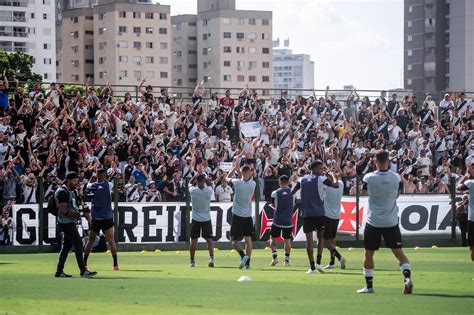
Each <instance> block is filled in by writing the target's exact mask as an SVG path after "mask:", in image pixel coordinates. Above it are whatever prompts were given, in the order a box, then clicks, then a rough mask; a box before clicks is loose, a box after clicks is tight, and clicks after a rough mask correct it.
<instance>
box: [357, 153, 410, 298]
mask: <svg viewBox="0 0 474 315" xmlns="http://www.w3.org/2000/svg"><path fill="white" fill-rule="evenodd" d="M389 162H390V160H389V157H388V152H387V151H385V150H379V151H376V152H375V164H376V166H377V171H375V172H372V173H369V174H366V175H365V176H364V178H363V179H362V181H363V183H364V184H363V185H364V186H363V191H368V194H369V209H368V212H367V222H366V224H365V229H364V246H365V260H364V276H365V281H366V286H365V287H364V288H362V289H360V290H358V291H357V293H374V288H373V277H374V253H375V251H376V250H378V249H379V248H380V243H381V241H382V236H383V239H384V241H385V244H386V246H387V247H388V248H391V249H392V252H393V254H394V255H395V257H397V259H398V261H399V264H400V269H401V271H402V273H403V276H404V277H405V289H404V291H403V293H405V294H411V293H412V291H413V282H412V280H411V267H410V262H409V261H408V258H407V256H405V254H404V253H403V249H402V235H401V233H400V227H399V226H398V206H397V198H398V194H399V184H400V180H401V179H400V175H399V174H397V173H394V172H392V171H390V170H389Z"/></svg>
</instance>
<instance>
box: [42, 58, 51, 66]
mask: <svg viewBox="0 0 474 315" xmlns="http://www.w3.org/2000/svg"><path fill="white" fill-rule="evenodd" d="M43 63H44V64H45V65H50V64H51V58H44V59H43Z"/></svg>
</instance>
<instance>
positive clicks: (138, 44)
mask: <svg viewBox="0 0 474 315" xmlns="http://www.w3.org/2000/svg"><path fill="white" fill-rule="evenodd" d="M133 48H136V49H140V48H142V42H133Z"/></svg>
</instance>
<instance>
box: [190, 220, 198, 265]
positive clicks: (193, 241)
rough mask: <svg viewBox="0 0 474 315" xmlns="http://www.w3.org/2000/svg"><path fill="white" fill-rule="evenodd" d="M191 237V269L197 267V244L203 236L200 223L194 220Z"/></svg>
mask: <svg viewBox="0 0 474 315" xmlns="http://www.w3.org/2000/svg"><path fill="white" fill-rule="evenodd" d="M190 236H191V243H190V245H189V256H190V261H189V267H194V266H195V265H196V262H195V260H194V256H195V254H196V248H197V242H198V238H199V237H200V236H201V225H200V222H197V221H194V220H192V222H191V233H190Z"/></svg>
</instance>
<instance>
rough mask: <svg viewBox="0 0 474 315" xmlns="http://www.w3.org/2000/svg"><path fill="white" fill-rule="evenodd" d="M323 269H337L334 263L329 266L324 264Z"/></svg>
mask: <svg viewBox="0 0 474 315" xmlns="http://www.w3.org/2000/svg"><path fill="white" fill-rule="evenodd" d="M323 269H336V266H334V265H327V266H324V267H323Z"/></svg>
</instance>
